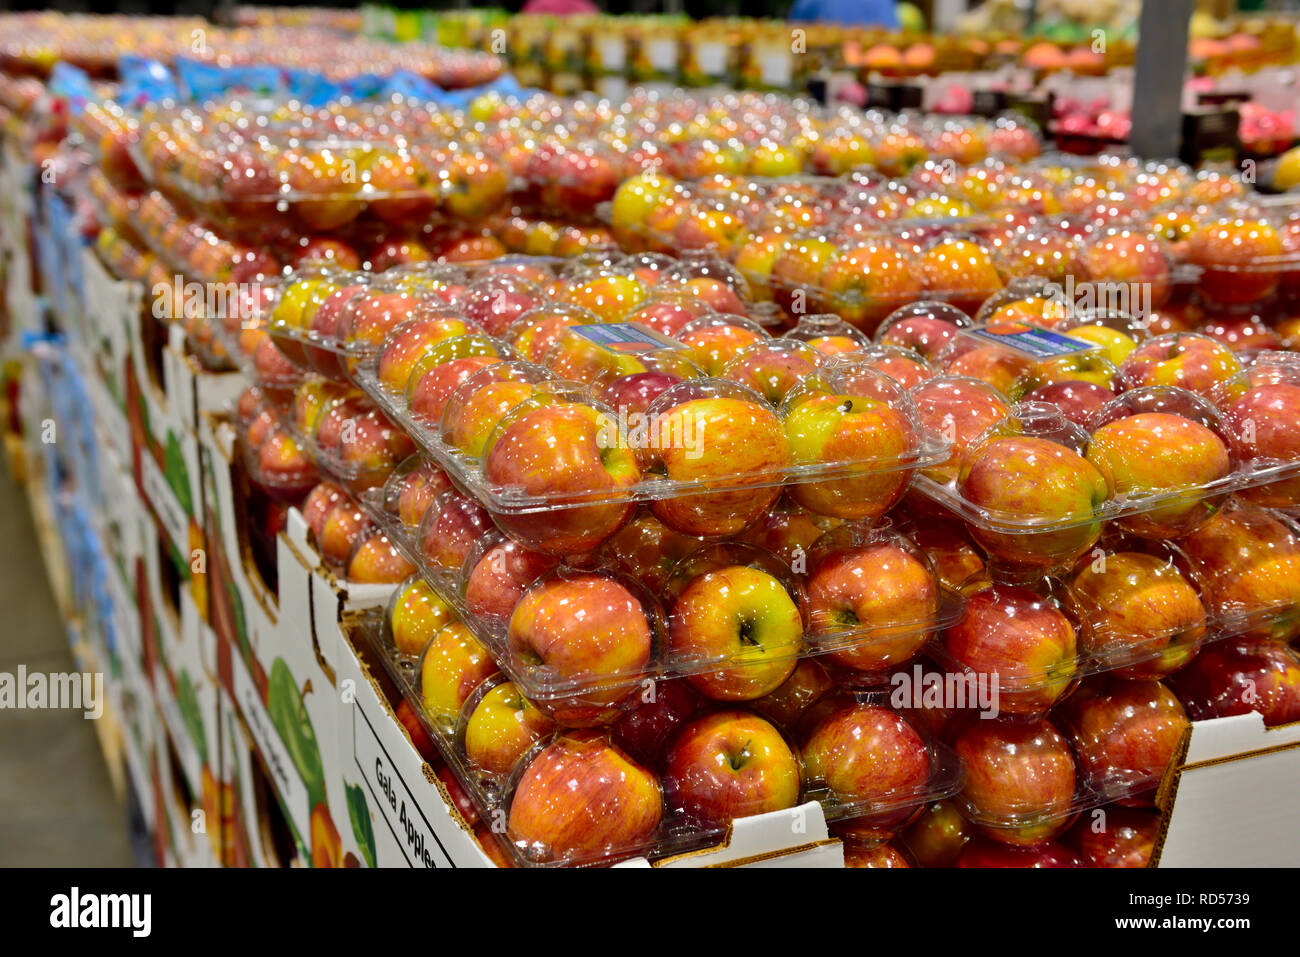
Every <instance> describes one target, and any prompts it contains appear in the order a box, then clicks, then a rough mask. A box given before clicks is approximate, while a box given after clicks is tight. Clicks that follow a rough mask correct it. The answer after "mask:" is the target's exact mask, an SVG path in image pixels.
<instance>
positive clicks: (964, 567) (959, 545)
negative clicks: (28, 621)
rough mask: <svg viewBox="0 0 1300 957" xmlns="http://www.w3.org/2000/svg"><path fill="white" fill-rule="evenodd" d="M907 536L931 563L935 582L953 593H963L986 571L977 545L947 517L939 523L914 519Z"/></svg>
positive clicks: (914, 517) (960, 527) (958, 525)
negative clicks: (964, 587)
mask: <svg viewBox="0 0 1300 957" xmlns="http://www.w3.org/2000/svg"><path fill="white" fill-rule="evenodd" d="M908 534H909V536H910V537H911V539H912V541H914V542H915V543H916V545H917V547H918V548H920V549H921V551H923V552H924V553H925V555H926V558H928V559H929V561H930V566H931V568H932V569H933V572H934V577H935V579H936V580H937V581H938V582H939V583H940V584H941V585H943V586H944V587H945V588H947V589H949V590H951V591H960V590H961V588H962V586H963V585H964V584H965V583H966V582H968V581H971V580H972V579H974V578H975V576H977V575H979V574H981V573H983V572H984V570H985V566H984V559H983V558H982V557H981V556H980V553H979V551H978V550H977V549H976V548H975V543H974V542H972V541H971V539H970V536H969V535H968V534H967V533H966V531H965V529H964V528H962V526H961V525H960V524H956V523H953V522H950V521H949V520H948V519H947V518H946V515H945V516H943V517H942V518H939V519H933V518H925V519H923V518H920V517H918V516H915V515H914V516H913V523H912V525H911V527H910V528H909V529H908Z"/></svg>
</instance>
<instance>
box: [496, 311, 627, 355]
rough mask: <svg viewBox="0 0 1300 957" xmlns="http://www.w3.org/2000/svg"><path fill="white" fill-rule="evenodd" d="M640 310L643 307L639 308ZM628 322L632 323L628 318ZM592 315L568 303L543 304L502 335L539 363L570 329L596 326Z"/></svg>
mask: <svg viewBox="0 0 1300 957" xmlns="http://www.w3.org/2000/svg"><path fill="white" fill-rule="evenodd" d="M642 308H643V309H644V308H645V307H642ZM628 321H639V320H634V319H632V317H630V316H629V317H628ZM599 322H600V319H599V318H598V317H597V316H596V314H595V313H594V312H590V311H588V310H586V309H583V308H581V307H579V306H573V305H569V304H567V303H554V304H544V305H539V306H536V307H535V308H532V309H529V310H528V311H527V312H525V313H524V314H523V315H521V316H519V317H518V318H516V319H515V320H514V322H513V323H512V324H511V325H510V328H509V329H507V330H506V332H505V338H506V341H507V342H509V343H510V344H511V345H512V346H514V348H515V349H517V350H518V352H519V354H520V355H521V356H523V357H524V358H525V359H527V360H528V361H529V362H541V361H542V359H543V357H544V356H545V355H546V353H547V352H549V351H550V350H551V347H552V346H554V345H555V343H556V342H558V341H559V340H560V337H561V336H563V335H564V330H565V329H568V328H569V327H570V326H583V325H595V324H597V323H599Z"/></svg>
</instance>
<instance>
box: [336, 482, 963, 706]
mask: <svg viewBox="0 0 1300 957" xmlns="http://www.w3.org/2000/svg"><path fill="white" fill-rule="evenodd" d="M361 501H362V504H363V505H364V506H365V507H366V508H367V510H368V512H369V513H370V515H371V516H372V517H373V518H374V519H375V521H376V523H377V524H378V525H379V527H380V528H381V529H383V530H384V531H386V532H387V533H388V536H389V539H390V540H391V541H392V542H393V543H394V544H395V545H396V546H397V547H398V548H399V549H400V550H402V551H403V552H404V554H406V556H407V558H408V559H409V560H410V561H411V562H413V563H414V564H415V565H416V566H417V567H419V568H420V569H421V570H422V571H423V572H424V574H425V575H426V577H427V579H428V581H429V583H430V585H431V587H433V588H434V589H435V591H436V592H437V593H438V594H439V596H441V599H442V600H443V601H444V602H445V603H446V604H447V605H448V606H449V607H451V608H453V609H455V610H456V612H457V614H458V616H459V617H460V618H461V620H463V621H464V622H465V623H466V625H467V626H468V627H470V628H471V629H472V630H473V631H474V633H475V635H476V636H477V637H478V638H479V639H480V640H481V641H482V642H483V643H484V644H485V645H486V646H487V647H489V648H491V649H492V650H493V652H494V655H495V657H496V658H497V660H498V661H500V662H501V663H502V664H503V666H504V667H505V668H506V669H507V670H508V671H509V672H510V674H511V675H512V676H513V677H514V679H515V680H516V681H517V682H518V683H519V685H520V686H521V687H522V688H523V689H524V690H525V691H526V692H527V693H528V694H529V695H530V696H532V697H534V698H536V699H537V700H539V701H546V702H548V704H549V705H550V706H551V707H552V708H553V709H555V710H556V711H557V713H558V712H559V710H560V708H561V703H562V702H566V701H567V702H571V703H570V704H568V705H566V706H565V708H566V710H567V712H568V713H569V714H571V715H578V714H579V713H582V712H585V711H591V712H593V713H594V711H598V710H599V706H600V705H601V703H602V702H604V703H605V705H608V704H609V702H610V701H622V702H624V703H626V701H627V699H628V694H627V689H628V688H629V687H631V686H633V685H635V684H636V682H638V681H641V680H644V679H646V678H647V676H654V677H661V676H680V675H695V676H699V675H703V674H705V673H706V672H709V671H711V670H714V671H717V670H718V669H722V671H719V672H718V679H717V684H718V687H719V688H720V689H722V688H723V686H724V685H725V684H726V683H727V682H731V683H732V684H733V685H735V686H736V688H741V687H742V686H744V687H745V688H747V689H750V690H752V689H761V688H762V687H763V686H764V684H773V683H775V684H779V683H780V681H781V680H783V678H784V677H786V676H788V674H789V672H790V671H792V670H793V669H794V668H795V666H796V665H795V661H794V659H795V658H798V657H803V656H809V655H815V656H826V661H827V662H828V667H834V668H836V669H838V670H840V671H843V672H844V673H845V675H846V676H852V677H853V678H854V679H855V680H856V679H860V678H861V677H862V675H863V674H877V673H879V672H880V671H882V670H884V669H886V668H888V667H891V666H892V665H894V664H897V663H901V662H905V661H907V660H908V659H909V658H911V657H913V656H915V655H916V654H917V653H918V652H919V650H920V649H921V648H922V647H923V646H924V645H925V644H926V642H927V639H928V638H929V636H930V635H932V634H934V633H935V632H937V631H939V630H941V629H943V628H945V627H948V626H949V625H952V624H954V623H955V622H956V621H958V620H959V619H960V617H961V614H962V605H963V603H962V599H961V598H960V596H959V595H958V594H957V593H956V592H954V591H953V590H952V589H950V588H948V587H946V586H945V585H944V584H943V583H942V582H941V581H939V579H938V578H937V576H936V573H935V571H934V570H933V569H932V568H931V566H930V563H929V559H928V558H927V557H926V555H925V554H924V553H923V552H922V551H921V550H920V549H919V548H918V547H917V545H916V544H915V543H914V542H913V541H911V540H910V539H908V538H907V537H906V536H905V535H904V534H902V533H900V532H899V531H897V530H894V529H891V528H888V527H880V528H876V529H873V530H866V529H863V528H861V527H855V526H842V527H832V528H830V530H828V531H824V532H823V529H822V527H821V526H820V525H818V524H817V522H816V519H815V518H814V517H813V516H811V515H810V514H808V513H806V512H801V511H791V512H789V513H786V515H787V516H788V518H789V519H790V520H791V524H793V525H797V526H798V531H796V532H784V534H786V535H787V536H788V535H789V534H796V535H799V536H800V537H799V538H798V539H796V542H795V544H796V546H797V547H796V548H795V549H794V552H793V555H794V564H793V565H791V564H789V563H787V562H786V561H785V560H784V559H783V558H781V557H779V556H778V555H777V554H775V553H773V552H771V551H768V550H767V549H765V548H763V547H762V546H761V545H760V544H756V542H763V541H764V536H765V535H769V534H770V535H771V538H768V539H767V541H769V542H770V541H771V540H772V538H779V537H780V536H781V535H782V534H783V526H784V523H782V522H777V523H773V525H772V526H769V527H768V528H764V529H761V530H757V531H758V534H756V535H755V536H753V537H750V538H748V539H747V540H736V541H732V542H729V543H714V544H709V543H708V542H706V541H704V540H701V539H697V538H691V537H688V536H684V535H680V534H675V533H673V532H672V531H671V530H669V529H667V528H666V527H665V526H664V525H663V524H662V523H660V522H659V521H658V520H657V519H655V518H654V517H653V515H651V514H649V513H648V512H646V513H642V514H640V515H639V516H637V517H636V518H635V519H633V521H632V523H631V524H630V525H628V526H627V527H626V528H625V529H623V530H622V531H621V532H620V534H618V535H616V536H615V537H614V538H613V539H611V540H610V541H609V542H608V543H607V545H606V546H605V547H604V548H602V549H601V550H600V551H598V552H597V553H596V554H594V555H590V556H571V557H570V559H568V560H566V559H565V558H562V557H560V556H556V555H547V554H543V553H540V552H537V551H534V550H531V549H529V548H527V547H525V546H523V545H521V544H520V543H519V542H517V541H514V540H512V539H510V538H508V537H507V536H506V535H504V534H503V533H501V532H500V531H499V530H497V529H494V528H492V526H491V523H490V519H489V518H488V516H487V513H486V512H485V511H484V510H483V509H482V508H481V507H480V506H478V505H477V504H476V503H475V502H474V501H473V500H472V499H469V498H467V497H465V496H463V495H461V494H460V493H459V492H457V491H456V490H455V489H454V488H452V487H450V483H449V480H448V479H447V477H446V475H445V474H444V473H441V472H440V471H439V470H438V469H436V468H435V467H433V466H431V465H430V464H429V463H427V462H419V463H418V464H416V463H411V464H408V465H406V466H404V467H403V468H402V469H399V470H398V471H397V472H396V473H394V475H393V477H392V479H390V481H389V483H388V486H387V488H386V489H385V490H384V491H383V492H382V493H381V492H380V491H379V490H372V491H370V492H368V493H366V494H364V495H363V496H362V497H361ZM826 524H833V523H826ZM800 541H802V542H803V543H804V544H806V546H807V547H806V548H804V545H800V544H798V542H800ZM868 569H870V570H871V571H868ZM872 574H875V575H876V576H877V579H878V580H879V579H886V578H887V579H888V580H889V581H890V582H891V583H892V590H888V591H887V592H885V593H882V594H879V595H876V596H875V598H874V599H869V598H867V597H864V596H865V593H866V591H867V589H866V588H865V586H864V585H863V582H864V581H865V580H866V579H867V578H869V577H870V576H871V575H872ZM742 585H743V588H744V590H745V591H746V592H748V593H749V594H750V595H751V597H754V598H757V596H759V595H767V597H768V598H769V599H770V601H771V608H772V610H773V611H774V614H773V616H771V617H770V618H769V619H768V620H767V622H766V625H765V626H764V627H763V628H757V629H755V631H756V632H757V631H762V632H764V633H763V634H761V635H758V634H755V635H752V636H749V637H748V638H747V637H745V636H744V635H741V636H739V637H738V636H737V635H736V634H730V633H726V632H725V630H720V631H719V632H718V633H716V634H712V635H710V634H708V632H709V630H710V629H709V628H707V627H705V626H704V625H703V623H704V622H705V621H706V620H707V614H703V615H702V616H701V617H698V618H696V617H695V614H696V611H697V610H698V611H700V612H703V610H704V609H705V608H706V607H707V606H709V605H710V603H711V602H713V601H715V600H717V601H725V593H726V592H727V590H728V588H732V589H740V588H741V587H742ZM569 591H576V592H584V593H588V594H590V595H591V596H592V599H591V600H592V602H593V603H594V602H595V600H596V597H597V596H600V595H603V596H604V600H605V601H606V602H610V603H612V604H611V607H626V608H631V607H633V603H635V607H636V609H637V614H636V615H633V614H631V613H630V612H627V613H621V614H614V613H613V612H610V617H611V620H617V619H619V618H622V619H624V620H626V621H631V620H632V618H634V617H635V618H636V619H637V620H638V621H639V622H641V623H642V624H641V628H640V630H639V631H636V632H635V634H633V633H631V632H628V633H626V638H627V640H626V641H623V642H621V644H623V645H624V646H625V648H624V651H625V652H626V654H624V653H615V654H613V655H610V656H608V657H604V656H602V655H600V654H598V653H597V652H596V650H595V649H594V648H593V657H592V661H591V662H590V663H588V664H585V665H577V664H576V663H575V662H573V661H571V660H566V659H565V658H564V656H563V655H561V656H560V657H558V658H557V657H555V656H554V655H553V654H550V653H549V652H547V651H546V650H545V649H541V648H539V646H538V645H537V643H536V642H535V641H534V639H533V638H531V637H529V636H528V635H526V634H525V632H526V631H527V630H528V628H527V627H525V626H526V624H527V622H526V619H525V617H524V616H526V615H527V614H531V613H530V612H529V611H528V608H529V607H530V606H533V605H535V606H537V607H538V608H540V609H550V608H554V607H555V602H557V601H562V600H564V597H565V595H566V594H567V593H568V592H569ZM683 596H685V597H683ZM615 598H621V599H622V600H623V606H617V603H616V602H614V599H615ZM859 599H861V601H859ZM741 613H742V610H740V609H738V610H737V614H741ZM602 614H603V612H602ZM768 626H770V627H768ZM592 637H595V636H592ZM574 643H575V644H576V643H577V641H576V639H575V642H574ZM555 650H556V649H555V648H552V649H550V651H551V652H554V651H555ZM746 662H750V663H751V664H750V665H746V664H745V663H746ZM728 668H730V669H731V670H732V671H734V672H735V674H732V673H731V672H729V671H727V669H728ZM747 670H749V671H752V672H753V674H752V675H751V676H750V678H749V679H748V680H746V679H744V677H743V676H744V673H745V672H746V671H747ZM723 672H726V674H724V673H723ZM693 680H696V681H699V682H700V683H705V682H706V679H705V678H696V679H693ZM859 683H860V682H859ZM733 690H734V689H733ZM769 690H770V689H769ZM718 696H719V697H720V698H721V699H722V700H727V698H726V692H725V691H721V690H720V691H719V693H718ZM751 696H753V695H751Z"/></svg>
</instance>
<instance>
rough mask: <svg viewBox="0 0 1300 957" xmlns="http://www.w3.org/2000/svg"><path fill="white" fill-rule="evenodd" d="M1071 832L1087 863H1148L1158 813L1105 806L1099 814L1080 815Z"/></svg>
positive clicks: (1087, 864) (1136, 865)
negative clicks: (1081, 816) (1098, 815)
mask: <svg viewBox="0 0 1300 957" xmlns="http://www.w3.org/2000/svg"><path fill="white" fill-rule="evenodd" d="M1070 836H1071V837H1072V839H1073V840H1072V842H1071V843H1073V845H1074V846H1075V847H1076V848H1077V849H1078V851H1079V855H1080V856H1081V857H1082V858H1083V862H1084V864H1085V865H1086V866H1088V867H1147V866H1148V865H1149V864H1150V861H1151V855H1152V854H1153V853H1154V852H1155V847H1156V840H1157V838H1158V837H1159V836H1160V814H1159V813H1158V812H1156V811H1149V810H1146V809H1143V808H1127V807H1107V808H1104V809H1103V810H1102V813H1101V816H1100V817H1097V816H1090V815H1085V816H1084V817H1083V818H1081V819H1080V821H1079V823H1078V824H1076V825H1075V826H1074V829H1073V830H1072V831H1071V832H1070Z"/></svg>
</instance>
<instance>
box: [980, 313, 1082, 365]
mask: <svg viewBox="0 0 1300 957" xmlns="http://www.w3.org/2000/svg"><path fill="white" fill-rule="evenodd" d="M999 330H1001V331H999ZM966 335H968V336H975V337H976V338H979V339H984V340H986V341H988V342H995V343H997V344H998V345H1000V346H1006V347H1007V348H1009V349H1015V350H1016V351H1017V352H1019V353H1021V354H1023V355H1027V356H1029V357H1031V358H1034V359H1055V358H1056V357H1057V356H1068V355H1072V354H1073V353H1076V352H1088V351H1090V350H1094V349H1096V348H1097V347H1096V346H1095V345H1093V344H1092V343H1090V342H1083V341H1082V340H1080V339H1071V338H1070V337H1069V336H1066V335H1062V334H1061V333H1059V332H1053V331H1052V330H1050V329H1039V328H1038V327H1037V326H1027V325H1023V324H1022V323H1010V322H1008V323H999V324H998V325H997V326H990V327H987V328H984V329H971V330H969V331H967V333H966Z"/></svg>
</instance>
